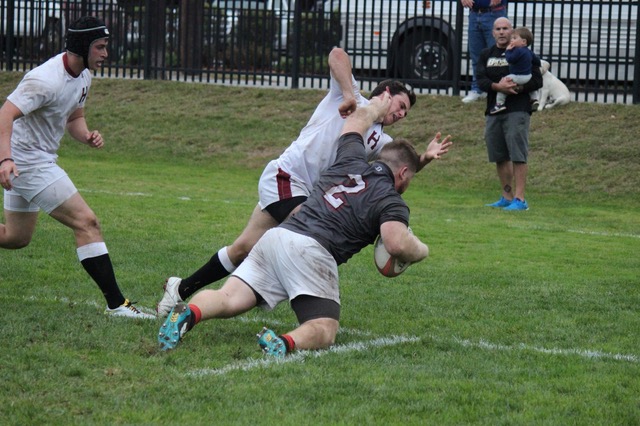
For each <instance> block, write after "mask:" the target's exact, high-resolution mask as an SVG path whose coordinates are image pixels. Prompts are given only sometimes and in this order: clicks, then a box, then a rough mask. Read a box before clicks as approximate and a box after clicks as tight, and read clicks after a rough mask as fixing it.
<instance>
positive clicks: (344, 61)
mask: <svg viewBox="0 0 640 426" xmlns="http://www.w3.org/2000/svg"><path fill="white" fill-rule="evenodd" d="M329 69H330V70H331V75H332V76H333V78H335V79H336V81H337V82H338V84H339V85H340V90H341V91H342V97H343V98H344V100H343V101H342V104H340V106H339V107H338V111H339V112H340V116H341V117H343V118H345V117H347V116H349V115H351V114H352V113H353V112H354V111H355V110H356V106H357V103H356V96H355V93H353V86H352V85H351V75H352V72H353V70H352V69H351V60H350V59H349V55H347V52H345V51H344V50H343V49H341V48H339V47H334V48H333V50H331V53H329Z"/></svg>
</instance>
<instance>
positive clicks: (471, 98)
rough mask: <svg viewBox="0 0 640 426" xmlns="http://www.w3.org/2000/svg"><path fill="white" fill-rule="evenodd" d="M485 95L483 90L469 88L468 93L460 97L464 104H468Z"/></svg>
mask: <svg viewBox="0 0 640 426" xmlns="http://www.w3.org/2000/svg"><path fill="white" fill-rule="evenodd" d="M486 97H487V94H486V93H485V92H476V91H475V90H471V91H469V93H467V96H465V97H464V98H462V102H464V103H465V104H468V103H471V102H475V101H477V100H479V99H483V98H486Z"/></svg>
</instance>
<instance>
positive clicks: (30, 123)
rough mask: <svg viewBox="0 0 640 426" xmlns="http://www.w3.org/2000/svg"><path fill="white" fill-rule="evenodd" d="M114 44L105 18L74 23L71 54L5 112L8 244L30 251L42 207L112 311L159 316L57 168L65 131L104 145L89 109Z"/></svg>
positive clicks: (1, 151)
mask: <svg viewBox="0 0 640 426" xmlns="http://www.w3.org/2000/svg"><path fill="white" fill-rule="evenodd" d="M108 43H109V31H108V29H107V27H106V26H105V25H104V23H103V22H102V21H100V20H99V19H96V18H94V17H88V16H86V17H82V18H80V19H78V20H77V21H75V22H73V23H72V24H71V25H70V27H69V29H68V31H67V35H66V51H65V52H63V53H60V54H58V55H57V56H55V57H53V58H51V59H49V60H48V61H47V62H45V63H44V64H42V65H40V66H38V67H36V68H34V69H33V70H31V71H30V72H28V73H27V74H26V75H25V76H24V78H23V79H22V81H21V82H20V83H19V84H18V86H17V88H16V89H15V90H14V91H13V93H11V94H10V95H9V96H8V97H7V100H6V101H5V103H4V104H3V106H2V108H0V185H1V186H2V187H3V188H4V224H0V247H2V248H5V249H20V248H23V247H26V246H27V245H28V244H29V243H30V242H31V238H32V236H33V233H34V231H35V227H36V222H37V220H38V212H39V211H40V209H42V210H44V211H45V212H46V213H47V214H49V215H50V216H51V217H53V218H54V219H56V220H57V221H58V222H60V223H62V224H63V225H66V226H68V227H69V228H71V229H72V230H73V233H74V235H75V239H76V249H77V254H78V259H79V260H80V262H81V264H82V266H83V267H84V269H85V270H86V271H87V273H88V274H89V275H90V276H91V278H93V280H94V281H95V282H96V284H97V285H98V287H99V288H100V290H101V291H102V294H103V295H104V298H105V299H106V301H107V308H106V309H105V314H110V315H113V316H119V317H129V318H155V316H154V315H151V314H146V313H144V312H141V311H140V310H139V309H137V308H136V307H135V306H134V305H133V304H131V302H129V300H128V299H126V298H125V297H124V296H123V295H122V292H121V291H120V288H119V287H118V283H117V281H116V278H115V274H114V271H113V266H112V264H111V260H110V257H109V253H108V251H107V246H106V244H105V243H104V239H103V237H102V232H101V230H100V226H99V224H98V219H97V217H96V215H95V213H94V212H93V211H92V210H91V208H90V207H89V206H88V205H87V203H86V202H85V200H84V199H83V198H82V196H81V195H80V194H79V193H78V190H77V189H76V187H75V186H74V184H73V182H72V181H71V179H69V177H68V176H67V173H66V172H65V171H64V170H63V169H62V168H60V166H58V165H57V163H56V161H57V158H58V155H57V151H58V149H59V148H60V141H61V139H62V137H63V136H64V133H65V129H66V130H67V131H68V132H69V135H71V137H73V138H74V139H76V140H78V141H80V142H82V143H84V144H86V145H88V146H90V147H92V148H102V146H103V145H104V140H103V138H102V135H101V134H100V132H99V131H97V130H91V131H90V130H89V129H88V127H87V122H86V121H85V117H84V104H85V101H86V99H87V94H88V93H89V88H90V87H91V71H95V70H98V69H100V67H102V65H103V64H104V61H105V60H106V59H107V56H108V53H107V45H108Z"/></svg>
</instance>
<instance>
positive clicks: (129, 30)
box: [0, 0, 640, 103]
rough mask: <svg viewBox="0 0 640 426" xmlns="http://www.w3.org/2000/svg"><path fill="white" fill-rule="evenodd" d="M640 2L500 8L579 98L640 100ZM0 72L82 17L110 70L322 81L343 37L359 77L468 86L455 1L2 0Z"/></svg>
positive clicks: (45, 54)
mask: <svg viewBox="0 0 640 426" xmlns="http://www.w3.org/2000/svg"><path fill="white" fill-rule="evenodd" d="M638 4H639V1H631V0H625V1H623V0H619V1H615V0H606V1H584V0H564V1H550V0H537V1H517V0H511V1H510V2H509V6H508V16H509V18H511V19H512V21H513V23H514V25H515V26H522V25H524V26H527V27H529V28H530V29H531V30H532V31H533V34H534V38H535V44H534V46H533V48H534V50H535V51H536V53H538V55H539V56H540V57H541V58H543V59H546V60H547V61H549V62H550V63H551V67H552V71H553V72H554V74H555V75H556V76H557V77H558V78H560V79H561V80H563V81H564V82H565V84H567V86H568V87H569V89H570V90H572V92H573V96H574V98H575V100H582V101H591V100H596V101H601V102H621V103H640V87H639V83H640V66H639V63H638V62H639V57H640V55H639V53H640V52H639V46H638V39H637V34H638V32H639V31H638V25H639V22H640V20H639V19H638V18H639V13H640V9H639V8H638ZM0 5H1V7H2V9H1V10H0V14H1V19H2V20H1V22H0V26H1V27H0V30H1V33H2V34H1V37H2V38H1V44H2V57H1V59H0V66H1V67H2V69H3V70H9V71H10V70H19V71H26V70H29V69H31V68H33V67H35V66H37V65H38V64H40V63H42V62H43V61H44V60H46V59H47V58H49V57H50V56H52V55H54V54H56V53H58V52H60V51H62V49H63V48H64V32H65V30H66V28H67V26H68V24H69V23H70V22H72V21H73V20H75V19H76V18H78V17H80V16H82V15H94V16H97V17H99V18H101V19H102V20H104V21H105V22H106V24H107V26H108V27H109V30H110V32H111V34H112V38H111V41H110V58H109V62H108V63H107V64H106V65H105V67H104V68H103V69H102V70H101V71H100V72H99V74H100V75H102V76H106V77H119V78H144V79H171V80H183V81H197V82H212V83H224V84H247V85H257V86H285V87H292V88H298V87H305V88H312V87H319V86H322V85H323V84H326V82H327V77H328V68H327V54H328V52H329V51H330V50H331V48H332V47H333V46H336V45H339V46H341V47H344V48H345V50H347V52H348V53H349V54H350V55H351V57H352V60H353V66H354V69H355V72H356V74H357V76H358V78H359V80H361V81H363V82H376V81H379V80H380V79H382V78H387V77H394V78H399V79H402V80H404V81H405V82H407V83H409V84H411V85H412V86H413V87H414V88H415V89H416V90H417V91H419V92H422V93H435V92H439V93H442V92H445V93H449V94H452V95H458V94H459V93H460V92H461V91H464V90H466V89H467V88H468V87H469V84H470V79H471V77H470V73H471V71H470V69H471V64H470V61H469V55H468V52H467V16H468V12H467V11H466V9H463V8H462V6H461V4H460V2H459V0H450V1H447V0H440V1H424V0H420V1H412V0H327V1H316V0H297V1H296V0H68V1H42V0H31V1H29V0H0Z"/></svg>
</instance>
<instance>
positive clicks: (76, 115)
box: [67, 108, 104, 148]
mask: <svg viewBox="0 0 640 426" xmlns="http://www.w3.org/2000/svg"><path fill="white" fill-rule="evenodd" d="M67 130H68V131H69V134H70V135H71V137H72V138H74V139H75V140H77V141H79V142H82V143H84V144H86V145H89V146H90V147H92V148H102V147H103V146H104V140H103V139H102V135H101V134H100V132H98V131H97V130H93V131H90V130H89V128H88V127H87V121H86V120H85V118H84V109H83V108H78V109H77V110H75V111H74V112H73V113H72V114H71V115H70V116H69V119H68V120H67Z"/></svg>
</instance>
